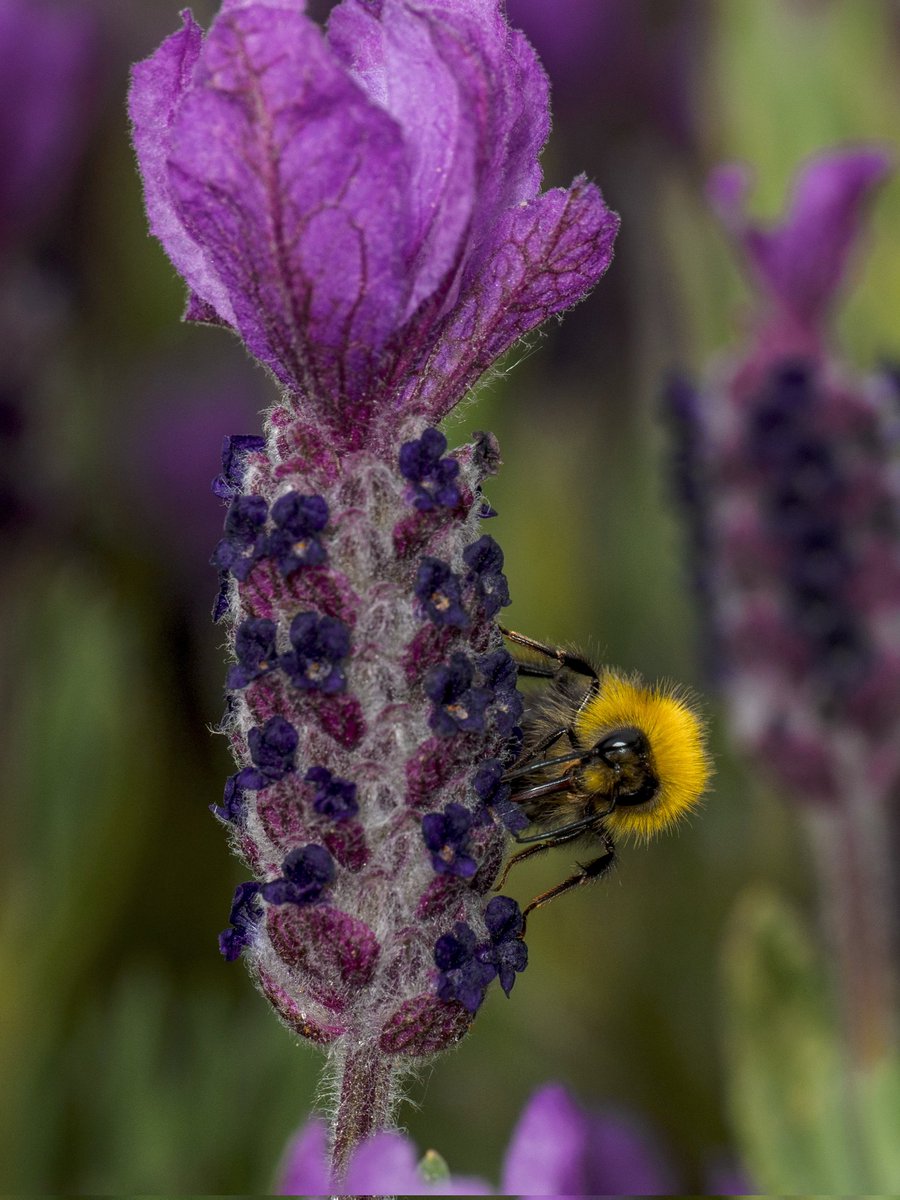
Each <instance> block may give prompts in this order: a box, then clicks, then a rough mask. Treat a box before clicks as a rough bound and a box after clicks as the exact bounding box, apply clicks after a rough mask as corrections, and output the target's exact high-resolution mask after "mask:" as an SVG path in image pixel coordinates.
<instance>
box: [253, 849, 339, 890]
mask: <svg viewBox="0 0 900 1200" xmlns="http://www.w3.org/2000/svg"><path fill="white" fill-rule="evenodd" d="M281 870H282V877H281V878H280V879H273V880H272V881H271V882H269V883H264V884H263V885H262V888H261V889H260V890H261V894H262V897H263V899H264V900H266V901H267V902H268V903H269V904H312V903H314V902H315V901H316V900H318V899H319V898H320V896H321V895H322V892H323V890H324V889H325V888H326V887H327V886H328V884H329V883H331V882H332V881H333V880H334V876H335V867H334V860H333V859H332V857H331V855H330V854H329V853H328V851H327V850H326V849H325V847H324V846H317V845H316V844H315V843H312V844H310V845H308V846H303V847H302V848H299V847H298V849H296V850H292V851H291V852H290V854H289V855H288V856H287V858H286V859H285V860H284V862H283V863H282V864H281Z"/></svg>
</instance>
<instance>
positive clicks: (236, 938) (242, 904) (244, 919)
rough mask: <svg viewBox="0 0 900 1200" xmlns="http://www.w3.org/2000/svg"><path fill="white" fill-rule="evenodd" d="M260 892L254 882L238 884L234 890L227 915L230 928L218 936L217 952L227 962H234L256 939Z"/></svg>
mask: <svg viewBox="0 0 900 1200" xmlns="http://www.w3.org/2000/svg"><path fill="white" fill-rule="evenodd" d="M260 891H261V888H260V885H259V884H258V883H254V882H248V883H239V884H238V886H237V887H236V888H235V891H234V896H233V898H232V901H231V912H230V913H229V915H228V920H229V922H230V923H231V928H230V929H226V930H224V931H223V932H222V933H220V934H219V950H220V951H221V953H222V955H223V956H224V957H225V959H226V960H227V961H228V962H234V960H235V959H236V958H238V957H239V955H240V953H241V951H242V950H243V949H245V948H246V947H247V946H249V945H250V944H251V942H252V941H253V940H254V939H255V937H256V932H257V929H258V928H259V922H260V920H261V918H262V910H261V909H260V907H259V903H258V897H259V894H260Z"/></svg>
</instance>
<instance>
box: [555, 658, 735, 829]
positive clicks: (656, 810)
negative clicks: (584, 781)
mask: <svg viewBox="0 0 900 1200" xmlns="http://www.w3.org/2000/svg"><path fill="white" fill-rule="evenodd" d="M628 726H634V727H635V728H637V729H640V730H641V731H642V732H643V733H644V735H645V736H646V738H647V741H648V742H649V744H650V755H651V760H652V761H651V766H652V769H653V772H654V774H655V775H656V777H657V779H658V780H659V788H658V791H657V794H656V795H655V796H654V797H653V799H652V800H650V801H648V802H647V803H646V804H643V805H640V806H635V807H622V808H618V809H614V810H613V811H612V812H611V813H610V814H609V816H608V817H607V818H606V824H607V825H608V827H609V829H610V830H611V831H612V832H613V833H617V834H626V835H630V836H633V837H634V838H636V839H638V840H640V841H647V840H649V839H650V838H651V837H652V836H653V835H654V834H657V833H660V832H661V831H662V830H664V829H666V828H668V827H669V826H671V825H673V824H675V823H676V822H677V821H678V820H680V819H681V818H682V817H684V816H685V815H686V814H687V813H689V812H690V811H691V810H692V809H694V808H696V807H697V805H698V804H699V803H700V798H701V796H702V795H703V792H704V790H705V789H706V786H707V784H708V783H709V780H710V776H711V774H712V765H711V762H710V758H709V752H708V750H707V747H706V733H705V728H706V727H705V723H704V721H703V718H702V717H701V716H700V714H699V713H698V712H697V709H696V705H695V702H694V701H693V698H692V697H691V695H690V693H689V692H687V691H686V690H685V689H684V688H681V687H678V686H675V685H672V684H666V683H659V684H654V685H652V686H650V685H648V684H646V683H645V682H644V681H643V680H642V679H641V678H640V677H639V676H625V675H619V674H617V673H616V672H614V671H606V672H604V674H603V676H602V677H601V681H600V688H599V691H598V693H597V694H596V696H593V697H591V698H590V699H589V700H588V702H587V703H586V704H585V706H584V708H583V709H582V710H581V712H580V714H579V716H578V720H577V722H576V726H575V729H576V733H577V737H578V741H579V743H580V744H581V745H595V744H596V743H597V742H599V741H600V740H601V739H602V738H603V737H604V736H605V735H607V734H608V733H610V732H612V731H613V730H615V729H619V728H625V727H628ZM586 774H587V772H586Z"/></svg>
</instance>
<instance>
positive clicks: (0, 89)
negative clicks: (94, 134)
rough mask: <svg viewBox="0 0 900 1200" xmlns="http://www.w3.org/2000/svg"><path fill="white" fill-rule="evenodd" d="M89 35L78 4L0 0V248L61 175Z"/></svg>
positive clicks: (83, 80)
mask: <svg viewBox="0 0 900 1200" xmlns="http://www.w3.org/2000/svg"><path fill="white" fill-rule="evenodd" d="M96 34H97V29H96V23H95V21H94V20H93V18H92V17H91V16H90V14H89V13H87V12H85V11H83V10H82V11H78V10H77V9H74V8H71V7H68V6H65V5H62V4H45V3H35V0H0V81H2V82H0V147H2V154H3V166H2V170H0V253H6V252H8V251H11V250H13V249H14V248H15V246H16V241H17V239H19V238H21V237H22V235H23V233H25V232H30V231H32V230H33V229H34V227H35V225H37V224H38V223H39V222H40V220H41V218H43V217H45V216H46V215H47V214H48V212H49V211H50V210H52V208H53V206H54V204H55V203H57V202H58V201H59V199H60V198H61V196H62V194H63V192H64V190H65V187H66V185H67V183H68V181H69V178H70V176H71V174H72V170H73V168H74V166H75V164H76V162H77V160H78V157H79V154H80V151H81V148H82V144H83V141H84V131H85V129H86V128H87V125H88V122H86V121H85V116H86V112H87V109H88V108H89V101H90V99H91V89H92V81H93V77H94V75H95V73H96V67H97V61H96V60H97V45H96V43H97V36H96ZM48 80H52V84H53V86H52V87H48V86H47V81H48Z"/></svg>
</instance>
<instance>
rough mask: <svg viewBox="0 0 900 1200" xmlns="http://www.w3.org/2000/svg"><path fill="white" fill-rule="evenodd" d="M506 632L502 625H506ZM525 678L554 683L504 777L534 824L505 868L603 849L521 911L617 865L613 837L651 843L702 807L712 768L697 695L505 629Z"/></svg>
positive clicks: (529, 713)
mask: <svg viewBox="0 0 900 1200" xmlns="http://www.w3.org/2000/svg"><path fill="white" fill-rule="evenodd" d="M501 629H502V627H501ZM502 632H503V634H504V636H505V637H506V638H507V639H508V640H509V641H510V642H512V643H513V644H514V645H515V646H520V647H523V648H524V649H525V650H527V651H529V652H530V654H529V655H528V656H527V657H523V656H521V655H517V656H516V666H517V668H518V673H519V675H520V676H522V677H533V678H540V679H546V680H548V681H549V682H548V684H547V687H546V688H545V689H544V690H543V692H542V693H541V694H540V695H538V696H537V697H536V698H535V699H534V701H533V702H532V703H531V705H530V707H529V708H528V709H526V713H525V719H524V722H523V728H524V731H525V740H524V742H523V747H522V755H521V757H520V758H519V760H518V762H516V763H515V764H514V765H513V766H512V768H511V769H510V770H509V771H507V772H506V774H505V775H504V777H503V778H504V781H505V782H506V783H508V784H510V786H511V788H512V793H511V796H510V799H511V800H513V801H515V803H517V804H519V805H520V806H521V807H522V809H523V811H524V813H525V815H526V816H527V817H528V819H529V822H530V824H531V826H532V827H533V828H534V829H535V830H536V832H535V833H534V834H531V835H529V836H527V837H516V841H517V842H519V843H520V844H523V845H525V846H526V849H524V850H521V851H519V853H518V854H515V855H514V856H513V857H512V858H511V859H510V861H509V862H508V863H507V865H506V869H505V870H504V872H503V876H502V878H501V880H500V882H499V884H498V885H497V887H498V889H499V888H502V887H503V885H504V884H505V882H506V879H507V876H508V875H509V872H510V871H511V870H512V868H513V867H514V866H515V865H516V863H520V862H524V860H525V859H527V858H532V857H533V856H534V855H536V854H541V853H543V852H544V851H545V850H549V849H551V848H552V847H553V846H562V845H565V844H568V843H569V842H573V843H574V842H578V841H586V842H594V843H599V844H600V847H601V853H600V854H599V855H598V856H597V857H596V858H593V859H591V861H590V862H586V863H584V864H578V870H577V871H576V872H575V873H574V874H572V875H570V876H569V878H568V879H564V880H563V881H562V883H559V884H557V885H556V887H552V888H550V889H549V891H546V892H543V893H541V895H539V896H536V897H535V898H534V900H532V901H531V903H530V904H529V905H528V906H527V907H526V908H525V909H524V910H523V916H525V917H527V916H528V914H529V913H530V912H532V911H533V910H534V909H536V908H540V907H541V906H542V905H544V904H547V903H548V902H549V901H550V900H553V899H555V898H556V897H557V896H561V895H563V893H565V892H568V891H571V890H572V889H573V888H577V887H581V886H582V885H584V884H587V883H590V882H591V881H592V880H594V879H599V878H600V877H601V876H602V875H605V874H606V873H607V871H609V870H610V869H611V868H612V866H613V865H614V863H615V861H616V839H617V838H618V837H620V836H623V835H624V836H626V837H627V836H631V837H634V838H637V839H639V840H642V841H647V840H649V838H651V837H652V836H653V835H654V834H656V833H659V832H660V831H661V830H663V829H666V828H668V827H669V826H671V825H673V824H675V823H676V822H677V821H678V820H679V819H680V818H682V817H683V816H685V815H686V814H687V813H689V812H690V811H691V810H692V809H694V808H696V806H697V805H698V803H699V802H700V798H701V796H702V795H703V792H704V790H705V788H706V786H707V784H708V782H709V779H710V775H711V773H712V770H711V763H710V759H709V754H708V752H707V748H706V726H705V722H704V721H703V719H702V718H701V716H700V714H699V713H698V711H697V706H696V703H695V701H694V700H693V698H692V697H691V695H690V694H689V693H688V692H687V691H686V690H684V689H682V688H679V687H677V686H673V685H670V684H655V685H648V684H646V683H645V682H644V681H643V680H642V679H641V678H640V676H638V675H622V674H620V673H618V672H617V671H614V670H611V669H610V668H608V667H595V666H593V665H592V664H591V663H590V662H588V660H587V659H586V658H583V657H582V656H581V655H580V654H578V653H575V652H574V651H571V650H566V649H563V648H562V647H557V646H547V645H544V643H542V642H537V641H535V640H534V639H533V638H529V637H525V636H524V635H523V634H521V633H514V632H513V631H512V630H509V629H502Z"/></svg>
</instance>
